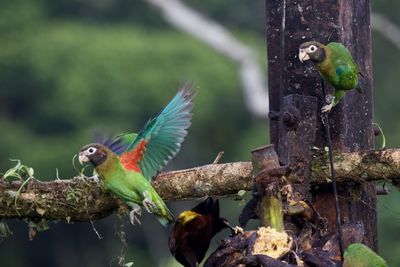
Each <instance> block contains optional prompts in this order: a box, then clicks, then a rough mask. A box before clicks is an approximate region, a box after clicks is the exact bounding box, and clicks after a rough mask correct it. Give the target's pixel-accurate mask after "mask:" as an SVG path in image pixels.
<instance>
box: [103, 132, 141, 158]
mask: <svg viewBox="0 0 400 267" xmlns="http://www.w3.org/2000/svg"><path fill="white" fill-rule="evenodd" d="M136 137H137V134H136V133H122V134H119V135H117V136H114V137H113V138H110V139H107V140H105V141H104V142H102V143H103V145H105V146H106V147H108V148H109V149H110V150H111V151H112V152H114V153H115V154H117V155H119V156H120V155H121V154H122V153H123V152H125V151H126V150H127V148H128V147H129V145H130V144H132V142H133V141H134V140H135V139H136Z"/></svg>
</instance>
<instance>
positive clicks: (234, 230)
mask: <svg viewBox="0 0 400 267" xmlns="http://www.w3.org/2000/svg"><path fill="white" fill-rule="evenodd" d="M223 224H225V225H226V226H227V227H228V228H229V229H230V230H231V232H232V235H238V234H243V233H244V230H243V228H242V227H240V226H235V227H233V226H232V225H230V223H229V222H228V221H227V220H224V221H223Z"/></svg>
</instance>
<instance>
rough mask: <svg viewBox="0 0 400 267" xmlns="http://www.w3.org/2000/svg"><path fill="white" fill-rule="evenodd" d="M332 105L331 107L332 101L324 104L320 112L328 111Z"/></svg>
mask: <svg viewBox="0 0 400 267" xmlns="http://www.w3.org/2000/svg"><path fill="white" fill-rule="evenodd" d="M332 107H333V103H331V104H329V105H325V106H323V107H322V109H321V111H322V113H327V112H330V111H331V109H332Z"/></svg>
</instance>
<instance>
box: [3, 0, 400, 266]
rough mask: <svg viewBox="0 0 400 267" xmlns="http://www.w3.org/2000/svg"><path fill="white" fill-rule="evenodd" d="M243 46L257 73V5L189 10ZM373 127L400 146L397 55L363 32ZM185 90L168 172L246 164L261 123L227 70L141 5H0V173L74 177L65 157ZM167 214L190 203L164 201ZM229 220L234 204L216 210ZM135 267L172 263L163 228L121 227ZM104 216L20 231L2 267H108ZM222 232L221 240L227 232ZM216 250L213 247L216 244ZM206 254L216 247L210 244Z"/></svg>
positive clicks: (395, 262) (383, 201)
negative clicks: (194, 87)
mask: <svg viewBox="0 0 400 267" xmlns="http://www.w3.org/2000/svg"><path fill="white" fill-rule="evenodd" d="M187 3H188V4H190V5H191V6H193V7H194V8H196V9H198V10H200V11H201V12H203V13H205V14H206V15H207V16H209V17H211V18H213V19H214V20H216V21H218V22H219V23H221V24H222V25H224V26H226V27H227V28H228V29H229V30H231V31H232V32H233V33H234V34H235V36H236V37H237V38H239V39H240V40H242V41H243V42H245V43H247V44H248V45H250V46H252V47H253V48H254V49H255V50H256V51H257V52H258V55H259V61H260V64H262V66H263V68H264V69H265V71H266V64H265V62H266V49H265V37H264V25H265V15H264V10H265V8H264V1H249V0H247V1H246V0H231V1H210V0H206V1H194V0H190V1H187ZM372 9H373V10H374V11H376V12H380V13H381V14H384V15H386V16H387V17H389V18H390V19H391V20H392V21H393V22H395V23H397V24H399V25H400V17H399V16H398V14H399V11H400V2H397V1H388V0H387V1H378V0H376V1H373V6H372ZM372 38H373V70H374V105H375V114H374V118H375V119H374V120H375V121H376V122H378V123H379V124H380V126H381V127H382V128H383V130H384V132H385V135H386V141H387V147H398V146H399V144H400V123H398V121H399V120H398V114H399V112H400V105H398V100H399V95H400V93H399V88H398V84H399V83H400V76H399V70H400V60H399V59H400V50H399V49H398V48H396V47H395V46H394V45H393V44H391V43H390V42H388V41H387V40H386V39H384V38H383V37H382V36H380V35H379V34H378V33H375V32H373V35H372ZM184 80H189V81H195V82H196V84H198V86H199V93H198V95H197V96H196V99H195V109H194V118H193V125H192V127H191V129H190V132H189V136H188V138H187V139H186V141H185V143H184V145H183V149H182V150H181V153H180V154H179V155H178V156H177V157H176V158H175V159H174V160H173V161H172V162H171V164H169V165H168V167H167V169H179V168H189V167H193V166H197V165H202V164H207V163H210V162H212V161H213V160H214V158H215V156H216V154H217V153H218V152H219V151H222V150H223V151H225V154H224V156H223V158H222V160H223V161H238V160H248V159H249V156H250V155H249V151H250V150H251V149H253V148H255V147H257V146H260V145H264V144H268V142H269V140H268V124H267V120H266V119H262V118H256V117H254V116H253V115H252V114H251V113H250V112H249V111H248V110H247V109H246V107H245V105H244V101H243V94H242V90H241V84H240V80H239V78H238V74H237V68H236V66H235V65H234V64H233V63H232V62H231V61H230V60H228V59H226V58H225V57H224V56H222V55H220V54H218V53H217V52H215V51H214V50H213V49H211V48H209V47H207V46H206V45H204V44H203V43H201V42H199V41H197V40H196V39H194V38H193V37H191V36H189V35H187V34H185V33H182V32H179V31H177V30H175V29H174V28H171V26H169V25H168V24H167V22H165V21H164V20H163V19H162V17H161V16H160V14H159V12H158V11H157V10H155V9H154V8H151V7H149V6H148V5H147V4H146V3H145V2H143V1H122V0H121V1H112V0H98V1H94V0H90V1H79V0H72V1H66V0H61V1H50V0H47V1H46V0H37V1H30V0H25V1H22V0H14V1H11V0H3V1H1V2H0V132H1V138H0V172H3V171H5V170H7V169H8V168H10V167H11V166H12V165H13V163H12V162H10V161H9V159H20V160H22V161H23V163H24V164H26V165H28V166H31V167H33V168H34V170H35V176H36V177H38V178H40V179H42V180H52V179H54V178H55V176H56V170H57V171H58V175H59V177H60V178H70V177H72V176H73V175H75V174H76V171H75V170H74V168H73V166H72V163H71V161H72V156H73V155H74V154H75V153H76V152H77V151H79V149H80V147H81V146H82V145H84V144H86V143H89V142H90V141H91V140H93V136H94V135H95V133H96V132H104V133H105V134H106V135H113V134H115V133H120V132H125V131H137V130H139V129H140V128H141V127H142V125H143V124H144V123H145V122H146V121H147V119H148V118H149V117H151V116H153V115H154V114H156V113H157V112H159V111H160V110H161V108H162V107H163V106H164V105H165V104H166V103H167V102H168V101H169V99H170V98H172V96H173V95H174V94H175V92H176V88H177V86H178V85H179V83H180V82H181V81H184ZM399 201H400V193H399V191H398V190H397V189H396V188H393V189H392V193H391V194H390V195H388V196H383V197H379V199H378V224H379V252H380V254H381V255H382V256H383V257H384V258H385V259H387V261H388V263H389V265H391V266H400V257H399V256H398V255H400V231H399V223H400V207H399V205H397V203H399ZM170 204H171V205H170V206H171V209H172V211H173V213H175V214H177V213H179V212H180V211H181V210H182V209H185V208H190V207H192V205H193V203H191V202H180V203H170ZM221 204H222V214H223V216H225V217H227V218H228V219H230V220H231V221H232V222H233V223H235V222H236V221H237V214H238V212H239V210H240V209H241V208H242V205H243V202H241V201H233V200H229V199H227V200H223V201H222V203H221ZM122 220H123V221H124V222H125V223H126V225H125V228H124V229H125V234H126V235H125V237H126V241H127V244H128V247H127V248H125V250H124V255H125V260H126V261H127V262H130V261H133V262H134V266H167V265H169V266H175V264H176V263H175V261H174V260H173V259H172V258H171V257H170V256H169V252H168V248H167V236H168V230H167V229H165V228H163V227H162V226H160V225H159V224H158V222H157V221H156V220H154V218H152V217H151V216H150V215H147V214H146V215H144V216H143V225H142V226H140V227H133V226H131V225H129V223H127V218H123V219H122ZM120 223H121V220H119V219H118V218H116V216H112V217H110V218H107V219H103V220H100V221H97V222H94V224H95V227H96V229H97V230H98V231H99V232H100V234H101V235H102V236H103V238H102V239H100V240H99V239H98V238H97V236H96V234H95V232H94V231H93V229H92V225H91V224H89V223H75V224H72V225H66V223H64V222H59V223H51V224H50V227H51V230H50V231H46V232H42V233H40V234H39V235H38V236H37V237H36V238H35V239H34V241H32V242H30V241H28V233H27V227H26V223H24V222H22V221H12V222H11V223H10V227H11V229H12V231H13V232H14V234H13V235H12V236H11V237H9V238H7V239H5V240H3V241H2V242H1V243H0V265H1V266H13V267H14V266H15V267H18V266H74V265H75V266H110V265H111V266H114V265H117V261H118V257H119V256H120V255H121V249H122V248H123V245H122V243H121V241H120V239H119V238H118V236H117V235H116V232H117V231H116V228H120V227H119V226H118V225H119V224H120ZM226 234H227V233H226V232H225V233H223V234H221V235H220V236H219V237H222V236H224V235H226ZM214 243H216V242H215V241H214ZM214 246H215V244H214Z"/></svg>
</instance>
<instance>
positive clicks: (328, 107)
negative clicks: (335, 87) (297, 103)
mask: <svg viewBox="0 0 400 267" xmlns="http://www.w3.org/2000/svg"><path fill="white" fill-rule="evenodd" d="M325 102H326V103H327V104H328V105H325V106H323V107H322V109H321V111H322V112H323V113H326V112H330V111H331V109H332V108H333V106H334V104H335V97H334V96H333V95H327V96H326V97H325Z"/></svg>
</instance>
